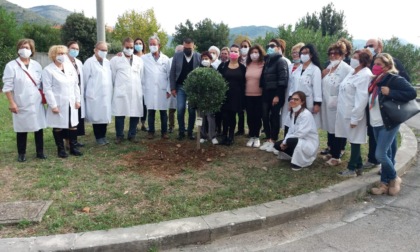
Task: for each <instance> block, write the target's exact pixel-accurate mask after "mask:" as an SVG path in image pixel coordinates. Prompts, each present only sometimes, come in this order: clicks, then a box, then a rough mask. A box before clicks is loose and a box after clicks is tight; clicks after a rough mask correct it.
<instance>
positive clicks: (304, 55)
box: [300, 54, 311, 63]
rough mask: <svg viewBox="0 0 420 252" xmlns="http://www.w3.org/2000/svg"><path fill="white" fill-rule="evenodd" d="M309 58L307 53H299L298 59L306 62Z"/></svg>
mask: <svg viewBox="0 0 420 252" xmlns="http://www.w3.org/2000/svg"><path fill="white" fill-rule="evenodd" d="M310 59H311V58H310V57H309V54H301V55H300V60H301V61H302V62H303V63H305V62H308V60H310Z"/></svg>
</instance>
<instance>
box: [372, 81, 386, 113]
mask: <svg viewBox="0 0 420 252" xmlns="http://www.w3.org/2000/svg"><path fill="white" fill-rule="evenodd" d="M383 76H384V75H383V74H380V75H378V76H376V77H375V78H373V80H372V82H371V83H370V85H369V88H368V92H369V94H372V98H371V100H370V105H369V110H371V109H372V108H373V106H375V102H376V98H377V97H378V94H379V89H378V85H377V84H378V82H379V81H381V80H382V77H383Z"/></svg>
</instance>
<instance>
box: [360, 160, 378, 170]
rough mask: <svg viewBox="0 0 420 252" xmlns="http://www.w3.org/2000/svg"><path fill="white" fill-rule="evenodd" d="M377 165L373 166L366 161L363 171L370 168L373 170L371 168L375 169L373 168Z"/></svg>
mask: <svg viewBox="0 0 420 252" xmlns="http://www.w3.org/2000/svg"><path fill="white" fill-rule="evenodd" d="M378 165H379V164H374V163H371V162H369V161H366V162H365V163H364V164H363V169H370V168H373V167H375V166H378Z"/></svg>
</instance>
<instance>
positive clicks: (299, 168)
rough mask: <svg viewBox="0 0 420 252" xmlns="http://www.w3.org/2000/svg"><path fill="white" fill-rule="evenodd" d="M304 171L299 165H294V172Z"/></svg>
mask: <svg viewBox="0 0 420 252" xmlns="http://www.w3.org/2000/svg"><path fill="white" fill-rule="evenodd" d="M302 169H303V167H301V166H299V165H295V164H292V170H293V171H300V170H302Z"/></svg>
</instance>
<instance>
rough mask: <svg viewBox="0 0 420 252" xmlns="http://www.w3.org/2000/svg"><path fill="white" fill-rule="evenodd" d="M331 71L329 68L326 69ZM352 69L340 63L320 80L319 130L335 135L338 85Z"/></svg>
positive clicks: (344, 63)
mask: <svg viewBox="0 0 420 252" xmlns="http://www.w3.org/2000/svg"><path fill="white" fill-rule="evenodd" d="M328 69H331V66H329V67H328ZM352 71H353V68H352V67H351V66H349V65H348V64H347V63H346V62H344V61H341V62H340V64H339V65H338V66H337V68H336V69H335V71H334V72H333V73H331V74H327V75H325V76H324V78H323V79H322V106H321V128H322V129H323V130H326V131H327V132H328V133H330V134H334V133H335V118H336V115H337V100H338V90H339V87H340V83H341V82H342V81H343V80H344V78H346V76H347V74H348V73H350V72H352Z"/></svg>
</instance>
